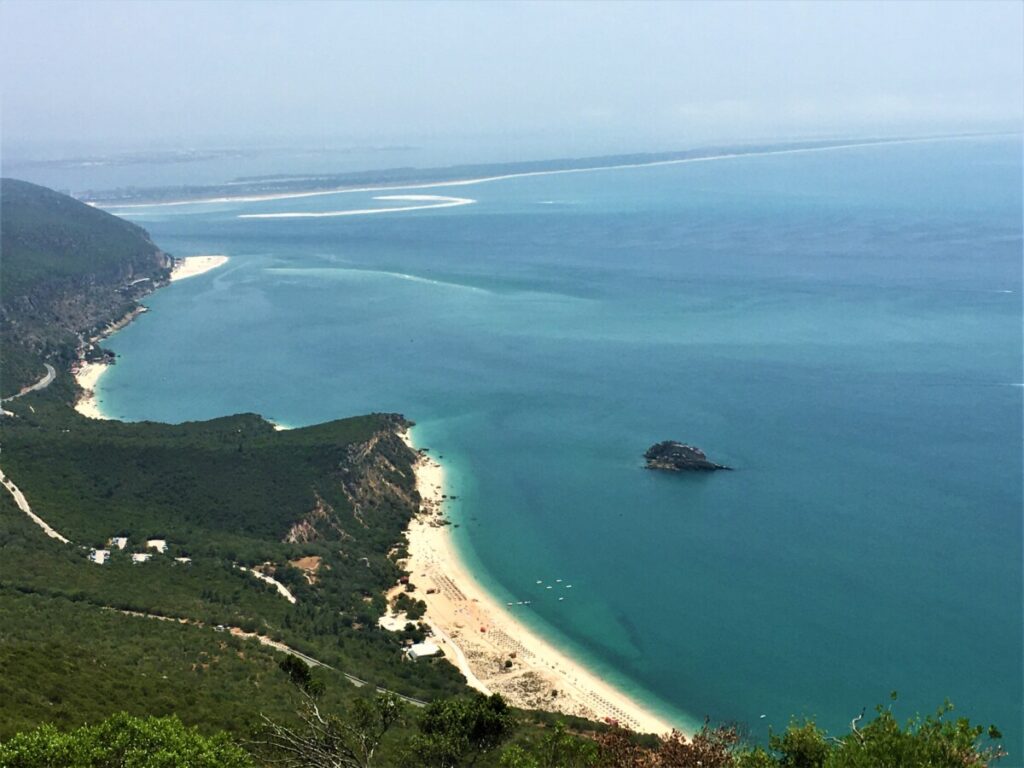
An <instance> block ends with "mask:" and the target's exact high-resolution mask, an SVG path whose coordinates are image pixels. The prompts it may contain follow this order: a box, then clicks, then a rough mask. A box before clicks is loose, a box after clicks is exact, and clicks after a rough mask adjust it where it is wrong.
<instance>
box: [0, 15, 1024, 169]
mask: <svg viewBox="0 0 1024 768" xmlns="http://www.w3.org/2000/svg"><path fill="white" fill-rule="evenodd" d="M1022 41H1024V4H1022V3H1021V2H985V1H984V0H975V1H974V2H969V3H957V2H923V3H914V2H885V3H874V2H852V1H850V2H836V3H829V2H824V1H823V0H819V1H816V2H810V3H803V2H787V3H771V2H726V3H702V2H671V3H670V2H663V3H640V2H628V3H616V2H595V3H587V2H568V3H561V2H547V3H540V2H535V3H500V2H478V3H473V2H455V3H447V2H439V3H435V2H415V3H404V2H381V3H356V2H350V3H330V2H308V3H303V2H271V1H269V0H268V1H267V2H231V1H230V0H220V1H218V2H187V1H186V0H174V1H173V2H141V1H137V2H89V1H88V0H77V1H76V2H47V1H45V0H31V2H27V1H25V0H0V87H2V101H0V107H2V113H0V130H2V137H3V142H4V146H7V147H10V146H26V145H27V146H38V147H45V146H50V147H58V146H59V147H68V146H81V147H89V146H95V147H100V146H105V147H124V148H146V147H158V146H166V147H178V146H214V145H216V146H236V145H259V144H260V143H261V142H262V143H269V142H288V141H294V142H303V141H305V142H321V143H332V142H333V143H336V144H339V145H340V144H344V143H345V142H353V143H363V144H366V143H381V144H386V143H394V142H411V143H415V142H420V141H430V140H438V141H440V140H445V141H467V142H469V141H476V140H479V141H488V140H489V141H502V140H509V141H529V142H533V143H535V144H536V145H537V146H543V145H544V144H545V143H548V144H550V145H551V146H552V147H555V146H558V147H564V146H568V145H572V144H574V143H578V144H580V145H582V146H591V145H593V146H598V145H607V146H609V147H612V146H615V147H616V148H621V149H626V148H627V147H629V146H631V145H635V146H636V148H637V149H652V148H658V147H662V148H666V149H671V148H677V147H683V146H688V145H690V144H692V143H695V142H699V141H704V142H706V141H709V140H716V139H721V140H730V139H761V138H781V137H794V136H826V135H827V136H833V135H862V134H872V135H895V134H906V133H942V132H958V131H971V130H1006V129H1008V130H1020V128H1021V123H1022V119H1024V118H1022V115H1024V52H1022V45H1024V43H1022Z"/></svg>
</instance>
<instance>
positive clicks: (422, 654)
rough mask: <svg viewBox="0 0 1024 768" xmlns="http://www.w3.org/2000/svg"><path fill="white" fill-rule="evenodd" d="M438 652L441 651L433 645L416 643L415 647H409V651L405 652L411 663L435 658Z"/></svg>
mask: <svg viewBox="0 0 1024 768" xmlns="http://www.w3.org/2000/svg"><path fill="white" fill-rule="evenodd" d="M440 652H441V649H440V648H438V647H437V646H436V645H434V644H433V643H416V644H415V645H411V646H409V650H408V651H406V653H407V654H408V655H409V658H410V659H412V660H413V661H416V660H417V659H425V658H429V657H430V656H437V654H439V653H440Z"/></svg>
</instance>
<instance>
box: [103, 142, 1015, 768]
mask: <svg viewBox="0 0 1024 768" xmlns="http://www.w3.org/2000/svg"><path fill="white" fill-rule="evenodd" d="M409 193H410V192H406V194H409ZM411 193H414V194H441V195H457V196H460V197H471V198H474V199H476V200H477V201H478V202H477V203H476V204H474V205H467V206H463V207H458V208H449V209H443V210H428V211H414V212H402V213H393V214H385V215H374V216H353V217H341V218H324V219H293V220H252V219H248V220H246V219H238V218H236V216H237V214H239V213H254V212H272V211H296V210H308V211H312V210H320V211H325V210H336V209H343V208H366V207H374V206H379V205H392V206H393V205H399V204H400V203H397V202H394V201H392V202H374V201H372V199H371V198H372V194H371V193H352V194H345V195H336V196H327V197H314V198H305V199H300V200H279V201H272V202H261V203H254V204H231V205H202V206H185V207H180V208H151V209H135V210H133V211H132V213H133V214H135V216H134V218H133V220H134V221H137V222H139V223H141V224H143V225H144V226H146V227H147V228H148V229H149V230H150V232H151V233H152V235H153V237H154V239H155V240H156V241H157V242H158V243H160V244H161V245H162V246H163V247H164V248H165V249H167V250H169V251H171V252H173V253H175V254H176V255H187V254H190V253H227V254H229V255H231V257H232V261H231V263H230V264H229V265H228V266H227V267H225V268H223V269H221V270H219V271H218V272H214V273H210V274H208V275H204V276H202V277H199V278H195V279H193V280H189V281H185V282H182V283H177V284H174V285H172V286H171V287H169V288H167V289H165V290H162V291H160V292H158V293H157V294H156V295H154V296H152V297H151V298H150V300H149V301H148V303H149V305H150V306H151V308H152V309H153V311H152V312H151V313H149V314H147V315H145V316H143V317H142V318H141V319H140V320H139V321H137V322H136V323H134V324H133V325H131V326H130V327H129V328H128V329H126V330H125V331H123V332H121V333H119V334H118V335H117V336H115V337H114V338H112V339H111V340H110V341H109V346H111V347H112V348H113V349H114V350H116V352H117V353H118V355H119V361H118V364H117V365H116V366H115V367H114V368H113V369H112V371H111V372H110V373H109V374H108V375H107V377H106V378H105V379H104V380H103V382H102V385H101V392H100V396H101V400H102V404H103V407H104V408H105V410H107V411H108V412H109V413H110V414H111V415H113V416H116V417H120V418H126V419H160V420H166V421H181V420H186V419H199V418H207V417H212V416H217V415H221V414H225V413H232V412H238V411H257V412H260V413H263V414H264V415H266V416H268V417H271V418H274V419H276V420H279V421H282V422H284V423H287V424H291V425H300V424H308V423H312V422H317V421H322V420H325V419H330V418H335V417H340V416H345V415H350V414H356V413H362V412H367V411H371V410H378V411H379V410H387V411H401V412H403V413H405V414H406V415H408V416H409V417H410V418H413V419H415V420H416V421H417V422H419V425H420V426H419V427H418V432H417V439H418V441H419V442H420V444H423V445H429V446H430V447H431V448H432V449H433V452H434V454H435V455H437V454H443V456H444V461H445V463H446V465H448V466H449V467H450V469H451V472H452V476H453V478H454V479H453V486H454V487H453V492H455V493H456V494H458V495H459V496H460V501H459V502H458V506H457V507H455V508H454V509H453V517H454V518H455V519H456V521H457V522H459V523H460V527H459V528H458V530H457V531H456V532H455V533H456V536H457V537H458V542H459V545H460V547H461V548H462V550H463V551H464V553H465V555H466V557H467V558H468V559H469V560H470V562H471V563H472V565H473V567H474V569H475V570H476V571H477V572H479V573H480V575H481V578H482V580H483V581H484V582H485V583H486V584H487V585H488V586H489V588H490V589H491V590H492V591H494V592H495V593H496V595H497V596H498V597H499V598H501V599H512V598H515V599H523V598H529V599H532V601H533V603H532V605H531V606H530V607H529V608H528V609H525V610H529V611H530V613H528V614H524V617H525V618H526V620H527V621H529V622H531V623H532V624H534V625H535V626H537V627H538V628H539V629H541V630H542V631H544V632H546V633H547V634H549V635H551V636H552V637H553V638H555V639H556V640H557V641H559V642H561V643H563V644H565V645H567V646H569V647H571V648H572V649H573V650H575V651H576V652H578V653H579V654H581V655H583V656H584V657H585V658H586V659H587V660H588V661H589V662H590V663H591V664H593V665H594V666H595V667H596V668H598V669H600V670H601V671H603V672H604V673H605V674H607V675H608V676H609V677H612V678H613V679H615V680H617V681H618V682H619V683H620V684H621V685H622V686H623V687H624V688H627V689H629V690H632V691H634V692H636V693H637V694H638V695H640V696H642V697H643V698H645V699H647V700H649V701H652V702H654V703H655V704H656V705H657V706H658V707H659V708H661V709H662V710H663V711H664V712H666V713H667V714H669V715H671V716H674V717H676V718H677V719H680V720H685V721H687V722H691V723H692V722H693V721H696V720H699V719H701V718H702V717H703V716H704V715H705V714H708V715H710V716H711V717H712V718H714V719H724V720H738V721H741V722H743V723H745V724H747V725H748V726H749V727H750V729H751V732H752V734H753V735H754V736H757V737H761V736H764V734H765V733H766V731H767V727H768V726H769V725H771V726H775V727H781V726H784V725H785V724H786V722H787V721H788V720H789V718H790V716H791V715H798V716H802V715H805V714H807V715H816V716H817V717H818V718H819V722H821V723H823V724H825V725H827V726H828V727H830V728H832V729H834V730H835V731H837V732H841V731H844V730H845V728H846V726H847V724H848V723H849V720H850V718H851V717H852V716H853V715H855V714H857V713H859V712H860V710H861V708H862V707H864V706H867V707H868V708H869V709H870V708H871V707H872V706H873V705H874V704H876V703H880V702H885V701H887V697H888V694H889V692H890V691H891V690H893V689H896V690H898V691H899V692H900V696H901V702H902V703H901V704H900V711H901V712H902V713H904V714H907V715H909V714H912V713H913V712H915V711H922V712H929V711H932V710H933V709H934V708H936V707H937V706H939V705H940V704H941V703H942V701H943V700H944V699H946V698H947V697H948V698H950V699H952V700H953V701H954V702H955V703H956V705H957V708H958V710H959V711H960V712H961V713H965V714H968V715H970V716H971V717H972V718H974V719H977V720H980V721H983V722H985V723H988V722H995V723H997V724H998V725H1000V727H1001V728H1002V729H1003V730H1004V732H1005V733H1006V735H1007V742H1008V745H1009V747H1010V749H1011V752H1012V756H1011V759H1010V760H1008V761H1007V763H1008V764H1011V765H1013V764H1017V763H1019V762H1021V761H1020V757H1021V755H1022V730H1021V716H1022V713H1021V699H1022V690H1021V685H1022V683H1021V681H1022V676H1024V670H1022V625H1024V617H1022V523H1021V509H1022V491H1021V485H1022V480H1021V477H1022V474H1021V472H1022V434H1021V413H1022V392H1024V390H1022V388H1021V386H1020V384H1021V382H1022V381H1024V374H1022V352H1021V349H1022V346H1021V335H1022V311H1021V295H1022V292H1021V288H1022V280H1021V251H1022V243H1021V223H1022V221H1021V219H1022V215H1021V210H1022V201H1021V147H1020V140H1019V139H1016V140H1006V139H1002V140H972V141H964V140H960V141H949V142H936V143H924V144H906V145H897V146H888V147H871V148H860V149H846V150H835V151H828V152H820V153H808V154H795V155H778V156H771V157H749V158H740V159H729V160H722V161H714V162H704V163H693V164H687V165H678V166H663V167H657V168H645V169H633V170H611V171H601V172H593V173H583V174H568V175H553V176H541V177H532V178H520V179H510V180H505V181H499V182H491V183H486V184H479V185H472V186H464V187H454V188H438V189H426V190H412V191H411ZM392 194H394V193H392ZM662 439H678V440H683V441H687V442H692V443H695V444H697V445H699V446H701V447H702V448H704V449H705V450H706V451H707V452H708V454H709V455H710V456H711V457H712V458H713V459H715V460H718V461H721V462H724V463H727V464H729V465H731V466H734V467H735V468H736V471H734V472H730V473H717V474H715V475H712V476H701V477H681V476H668V475H663V474H656V473H651V472H649V471H647V470H645V469H643V461H642V454H643V451H644V450H645V449H646V448H647V447H648V446H649V445H650V444H651V443H653V442H655V441H658V440H662ZM554 578H563V579H565V582H566V583H572V584H573V589H572V591H571V592H568V591H563V592H561V593H560V594H561V596H565V597H567V599H566V600H564V601H561V602H559V601H557V600H556V599H555V594H554V591H552V592H547V591H540V590H539V589H538V588H537V587H536V585H535V581H536V580H537V579H544V580H545V581H548V580H550V579H554ZM762 714H764V715H767V717H764V718H762V717H761V715H762Z"/></svg>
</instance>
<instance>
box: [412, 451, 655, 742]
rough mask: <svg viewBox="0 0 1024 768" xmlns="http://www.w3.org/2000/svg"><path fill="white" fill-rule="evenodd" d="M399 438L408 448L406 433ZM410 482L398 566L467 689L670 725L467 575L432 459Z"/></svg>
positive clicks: (520, 702) (651, 726)
mask: <svg viewBox="0 0 1024 768" xmlns="http://www.w3.org/2000/svg"><path fill="white" fill-rule="evenodd" d="M403 439H404V440H405V442H406V444H407V445H409V446H410V447H412V441H411V438H410V436H409V434H408V433H406V434H404V435H403ZM416 487H417V490H418V491H419V493H420V497H421V499H422V501H423V508H422V510H421V514H420V515H419V516H418V517H417V518H416V519H414V520H413V521H412V523H410V525H409V528H408V538H409V559H408V560H407V561H406V564H405V566H406V568H407V569H408V570H409V572H410V574H411V576H410V581H412V582H413V583H414V584H415V585H416V587H417V589H416V592H415V593H414V595H415V597H417V598H419V599H421V600H423V601H424V602H426V604H427V612H426V615H425V617H424V620H425V621H426V622H427V623H428V624H429V625H430V626H431V628H432V629H433V631H434V634H435V640H436V641H437V643H438V645H439V647H440V648H441V649H442V650H443V651H444V653H445V655H446V656H447V657H448V659H449V661H451V662H452V663H453V664H455V665H456V666H457V667H458V668H459V669H460V670H461V671H462V673H463V674H464V675H465V676H466V679H467V680H468V681H469V684H470V685H471V686H473V687H474V688H476V689H477V690H479V691H481V692H484V693H500V694H501V695H502V696H504V697H505V698H506V699H507V700H508V701H509V702H511V703H512V704H514V705H515V706H520V707H527V708H535V709H544V710H548V711H554V712H561V713H563V714H571V715H578V716H581V717H588V718H590V719H593V720H601V721H607V720H614V721H616V722H618V723H619V724H621V725H623V726H627V727H629V728H632V729H634V730H637V731H640V732H645V733H659V734H663V733H668V732H669V731H670V730H672V727H673V726H672V725H671V724H669V723H668V722H666V721H665V720H663V719H662V718H661V717H659V716H658V715H656V714H654V713H653V712H652V711H651V710H649V709H648V708H646V707H644V706H643V705H642V704H640V703H638V702H636V701H634V700H633V699H631V698H629V697H628V696H627V695H625V694H624V693H623V692H622V691H620V690H618V689H617V688H615V687H613V686H612V685H609V684H608V683H607V682H605V681H604V680H602V679H601V678H600V677H599V676H598V675H597V674H595V673H594V672H591V671H590V670H589V669H587V668H586V667H584V666H583V665H582V664H580V663H579V662H577V661H575V660H574V659H572V658H571V657H570V656H568V655H567V654H566V653H564V652H562V651H560V650H559V649H557V648H556V647H555V646H553V645H552V644H551V643H550V642H548V641H547V640H545V639H544V638H542V637H541V636H540V635H538V634H536V633H535V632H534V631H533V630H531V629H529V628H528V627H527V626H526V625H525V624H523V623H521V622H519V621H517V620H516V619H515V618H514V617H513V616H512V615H511V614H510V613H509V612H508V611H506V610H505V608H504V606H502V605H501V604H500V603H499V602H498V601H496V600H494V598H492V597H491V596H490V595H489V594H488V593H487V592H486V591H485V590H484V589H483V588H482V587H481V586H480V585H479V584H478V583H477V582H476V581H475V580H474V579H473V576H472V574H471V573H470V571H469V570H468V569H467V568H466V566H465V564H464V563H463V562H462V560H461V559H460V557H459V555H458V552H457V551H456V549H455V547H454V545H453V542H452V540H451V527H450V526H449V525H445V524H443V523H442V520H443V512H442V505H443V503H444V500H443V498H442V497H443V494H444V492H445V491H444V488H445V479H444V468H443V467H442V466H441V465H440V464H439V463H438V462H436V461H434V460H433V459H431V458H429V457H427V456H425V455H424V456H422V457H421V458H420V460H419V462H418V463H417V465H416ZM428 589H429V590H431V593H430V594H427V590H428ZM506 662H508V663H510V666H509V667H506ZM553 691H557V694H555V695H553V694H552V692H553Z"/></svg>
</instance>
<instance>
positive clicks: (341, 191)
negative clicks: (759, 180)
mask: <svg viewBox="0 0 1024 768" xmlns="http://www.w3.org/2000/svg"><path fill="white" fill-rule="evenodd" d="M1016 135H1017V134H1016V133H1006V134H992V135H991V136H988V137H985V138H996V137H999V136H1016ZM977 138H979V137H977V136H956V135H954V136H922V137H920V138H911V139H882V140H879V141H851V142H849V143H847V144H832V145H830V146H827V147H802V148H797V149H771V150H764V151H761V152H742V151H740V152H729V153H725V154H721V155H704V156H700V157H682V158H679V159H678V160H654V161H651V162H648V163H621V164H618V165H597V166H587V167H584V168H560V169H554V170H550V171H524V172H522V173H506V174H502V175H500V176H482V177H479V178H473V179H455V180H452V181H433V182H426V183H419V184H381V185H374V186H368V187H338V188H336V189H324V190H316V191H313V192H281V193H276V194H268V195H238V196H223V197H207V198H195V199H191V200H169V201H167V202H159V203H107V204H102V205H101V204H98V203H89V205H92V206H94V207H96V208H102V209H103V210H106V211H111V212H116V211H118V210H121V209H124V208H163V207H170V206H181V205H205V204H209V203H258V202H263V201H265V200H293V199H298V198H303V197H323V196H324V195H346V194H351V193H353V192H383V191H387V190H401V189H437V188H439V187H463V186H467V185H470V184H486V183H488V182H492V181H504V180H506V179H523V178H527V177H531V176H558V175H561V174H565V173H595V172H598V171H617V170H621V169H628V168H655V167H658V166H662V165H685V164H687V163H703V162H708V161H711V160H732V159H736V158H742V157H768V156H772V155H798V154H806V153H810V152H832V151H836V150H842V149H857V148H860V147H880V146H898V145H900V144H928V143H934V142H939V141H970V140H971V139H977Z"/></svg>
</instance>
